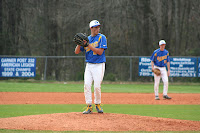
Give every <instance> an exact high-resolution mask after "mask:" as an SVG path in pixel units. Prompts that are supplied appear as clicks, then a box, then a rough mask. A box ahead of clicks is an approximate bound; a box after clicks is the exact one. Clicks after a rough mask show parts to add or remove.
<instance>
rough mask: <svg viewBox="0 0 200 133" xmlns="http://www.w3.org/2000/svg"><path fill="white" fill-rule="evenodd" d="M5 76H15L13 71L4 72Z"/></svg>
mask: <svg viewBox="0 0 200 133" xmlns="http://www.w3.org/2000/svg"><path fill="white" fill-rule="evenodd" d="M2 76H3V77H10V76H13V72H2Z"/></svg>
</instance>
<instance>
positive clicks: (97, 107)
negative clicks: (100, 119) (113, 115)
mask: <svg viewBox="0 0 200 133" xmlns="http://www.w3.org/2000/svg"><path fill="white" fill-rule="evenodd" d="M95 107H96V110H97V112H98V113H103V109H102V108H101V105H100V104H95Z"/></svg>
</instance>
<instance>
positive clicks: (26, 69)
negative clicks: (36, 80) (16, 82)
mask: <svg viewBox="0 0 200 133" xmlns="http://www.w3.org/2000/svg"><path fill="white" fill-rule="evenodd" d="M16 71H31V68H16Z"/></svg>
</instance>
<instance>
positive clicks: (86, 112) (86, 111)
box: [83, 105, 93, 114]
mask: <svg viewBox="0 0 200 133" xmlns="http://www.w3.org/2000/svg"><path fill="white" fill-rule="evenodd" d="M92 110H93V108H92V105H87V109H86V110H85V111H83V114H91V113H92Z"/></svg>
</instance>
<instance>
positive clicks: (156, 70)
mask: <svg viewBox="0 0 200 133" xmlns="http://www.w3.org/2000/svg"><path fill="white" fill-rule="evenodd" d="M152 72H153V73H155V74H156V75H157V76H160V74H161V72H160V70H159V69H158V68H155V69H154V70H152Z"/></svg>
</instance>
